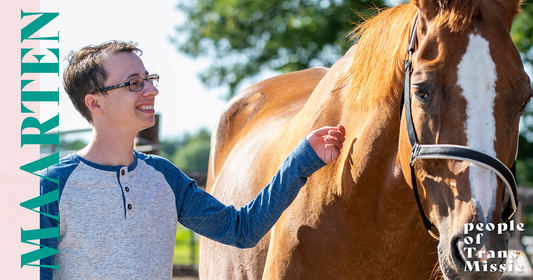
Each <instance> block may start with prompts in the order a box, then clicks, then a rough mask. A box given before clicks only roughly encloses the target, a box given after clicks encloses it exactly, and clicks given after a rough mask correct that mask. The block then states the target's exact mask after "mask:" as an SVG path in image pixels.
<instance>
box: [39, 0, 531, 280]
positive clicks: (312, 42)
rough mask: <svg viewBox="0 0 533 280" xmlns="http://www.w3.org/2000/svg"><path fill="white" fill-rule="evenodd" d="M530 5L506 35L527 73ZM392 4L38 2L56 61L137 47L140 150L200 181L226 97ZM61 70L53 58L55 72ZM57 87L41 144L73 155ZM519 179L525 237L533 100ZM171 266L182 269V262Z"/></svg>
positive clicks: (186, 239) (338, 42) (317, 60)
mask: <svg viewBox="0 0 533 280" xmlns="http://www.w3.org/2000/svg"><path fill="white" fill-rule="evenodd" d="M51 2H53V3H51ZM532 2H533V0H527V1H525V3H524V6H523V12H522V13H521V14H520V15H518V16H517V17H516V19H515V22H514V25H513V29H512V34H511V35H512V38H513V40H514V42H515V44H516V46H517V47H518V49H519V51H520V53H521V57H522V59H523V61H524V65H525V68H526V71H527V72H528V74H530V76H531V73H532V69H533V68H532V63H533V49H532V44H533V6H531V3H532ZM396 4H398V3H395V2H391V1H384V0H372V1H367V0H352V1H348V0H268V1H267V0H177V1H176V0H161V1H157V2H147V1H140V0H129V1H103V0H94V1H90V2H77V1H67V0H59V1H42V3H41V6H42V8H41V11H59V12H60V16H59V17H58V18H57V19H56V20H54V21H53V22H52V24H56V25H57V29H58V30H60V44H61V47H60V51H61V57H65V56H66V55H67V54H68V52H70V51H73V50H78V49H79V48H81V47H83V46H86V45H90V44H93V45H94V44H100V43H102V42H104V41H107V40H114V39H118V40H125V41H135V42H138V43H139V47H140V48H141V49H142V50H143V51H144V54H143V55H142V59H143V61H144V63H145V66H146V68H147V70H148V71H150V73H157V74H159V75H160V76H161V80H160V85H159V87H158V89H159V95H158V97H157V98H156V111H157V113H158V115H159V116H158V124H157V126H156V127H155V128H154V129H152V131H145V132H143V133H144V134H143V135H140V136H139V140H138V149H139V150H143V151H145V152H156V153H159V154H160V155H162V156H164V157H166V158H168V159H170V160H171V161H172V162H174V163H175V164H176V165H177V166H178V167H180V169H182V170H183V171H184V172H186V173H187V174H188V175H189V176H191V177H193V178H197V179H198V182H199V183H201V182H205V178H204V177H205V172H206V171H207V161H208V156H209V146H210V145H209V141H210V136H211V130H212V128H213V126H214V125H215V124H216V122H217V120H218V117H219V115H220V113H221V112H222V110H223V107H224V105H225V103H226V102H227V100H229V98H231V97H232V96H233V95H234V94H236V93H238V92H239V91H241V90H242V89H244V88H246V87H248V86H250V85H252V84H253V83H255V82H258V81H260V80H264V79H266V78H269V77H272V76H275V75H278V74H281V73H285V72H290V71H296V70H301V69H306V68H310V67H317V66H331V65H332V64H333V63H334V62H335V61H336V60H337V59H339V58H340V57H341V56H342V55H343V54H344V53H345V52H346V50H347V49H348V48H349V47H350V46H351V45H352V44H353V42H351V41H350V40H349V38H348V37H347V34H348V32H349V31H350V30H351V29H352V28H353V27H354V25H355V24H356V23H357V22H360V21H361V19H362V18H365V17H368V16H369V15H371V14H373V13H374V12H375V11H376V9H378V8H384V7H386V6H391V5H396ZM51 30H54V29H51ZM65 65H66V61H61V69H60V71H61V73H62V71H63V69H64V67H65ZM58 79H61V77H58ZM43 80H46V79H43ZM48 80H50V79H48ZM56 85H57V84H56ZM47 87H51V85H47V84H41V88H42V89H44V88H47ZM52 89H53V87H52ZM60 90H61V93H60V95H61V100H60V106H59V108H58V107H57V105H54V104H44V105H43V107H42V113H41V114H42V117H41V118H43V119H44V118H45V117H46V115H47V114H49V115H50V116H49V117H51V116H53V115H55V114H57V111H58V110H59V112H60V133H61V144H60V145H59V147H51V146H43V147H42V149H41V150H42V152H43V153H49V152H53V151H55V150H56V149H59V150H60V151H61V152H62V155H63V154H66V153H69V152H73V151H76V150H78V149H80V148H82V147H84V146H85V145H86V144H87V142H88V140H89V137H90V131H91V130H90V126H89V124H88V123H87V122H86V121H85V120H84V119H83V118H81V116H79V114H78V113H77V112H76V111H75V109H74V108H73V106H72V105H71V103H70V100H68V97H67V95H66V93H64V91H63V89H62V88H61V89H60ZM517 181H518V184H519V185H520V186H521V187H522V188H523V189H522V190H521V197H520V199H521V201H522V202H523V203H522V206H523V208H522V210H521V215H520V216H519V217H518V218H519V219H520V220H521V221H522V222H524V223H526V225H527V227H526V231H525V235H531V236H533V203H532V202H533V199H531V197H533V195H532V194H531V193H530V192H528V190H532V189H533V102H531V103H530V104H529V105H528V107H527V109H526V113H525V115H524V116H523V117H522V121H521V124H520V144H519V154H518V161H517ZM197 239H198V238H197V236H195V235H194V234H192V233H190V232H189V231H187V230H186V229H183V228H181V229H180V231H179V232H178V235H177V238H176V255H175V263H176V264H180V265H192V267H193V268H194V265H195V264H197V262H198V253H197V246H198V245H197V244H198V243H197ZM516 240H520V241H524V242H520V244H519V245H520V246H522V245H525V247H524V250H525V251H526V252H528V253H532V254H533V246H530V247H528V245H529V244H531V245H533V241H529V240H530V239H528V237H527V236H526V237H525V238H519V239H516ZM179 269H182V270H183V269H185V270H184V271H186V270H187V266H184V268H183V267H182V268H178V270H179ZM177 273H179V271H178V272H177Z"/></svg>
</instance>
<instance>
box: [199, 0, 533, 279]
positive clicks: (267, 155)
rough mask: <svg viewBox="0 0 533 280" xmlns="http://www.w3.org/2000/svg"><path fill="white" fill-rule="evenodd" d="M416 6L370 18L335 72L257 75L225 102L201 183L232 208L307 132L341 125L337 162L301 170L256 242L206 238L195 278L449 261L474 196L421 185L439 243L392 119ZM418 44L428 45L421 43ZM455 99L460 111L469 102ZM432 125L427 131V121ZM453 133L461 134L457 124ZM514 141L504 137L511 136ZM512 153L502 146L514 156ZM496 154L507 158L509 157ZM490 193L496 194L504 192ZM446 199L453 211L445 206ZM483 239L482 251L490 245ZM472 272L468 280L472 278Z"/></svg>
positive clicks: (360, 275)
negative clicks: (302, 180) (233, 243)
mask: <svg viewBox="0 0 533 280" xmlns="http://www.w3.org/2000/svg"><path fill="white" fill-rule="evenodd" d="M494 1H496V0H494ZM502 1H503V0H502ZM420 2H421V3H416V4H417V5H418V6H419V8H418V9H417V6H415V5H413V4H408V5H401V6H399V7H396V8H393V9H389V10H387V11H385V12H383V13H382V14H381V15H379V16H378V17H377V18H376V19H377V20H374V22H370V23H367V26H366V27H364V28H365V31H366V32H367V34H365V33H363V37H362V38H361V40H360V41H359V45H358V46H354V47H352V48H351V49H350V51H349V52H348V53H347V54H346V55H345V56H344V57H343V58H341V59H340V60H339V61H338V62H337V63H336V64H335V65H334V66H333V67H332V68H331V69H326V68H318V69H309V70H304V71H299V72H295V73H290V74H285V75H281V76H278V77H275V78H272V79H269V80H266V81H263V82H260V83H258V84H256V85H254V86H252V87H251V88H249V89H247V90H245V91H244V92H242V93H240V94H239V95H238V96H236V97H235V98H234V99H233V100H232V101H231V102H230V103H229V104H228V106H227V110H226V112H225V113H224V114H223V116H222V118H221V120H220V123H219V125H218V128H217V130H216V131H215V132H214V134H213V139H212V147H211V148H212V153H211V157H210V166H209V173H208V182H207V189H208V191H210V192H211V193H212V194H213V195H214V196H215V197H217V198H218V199H220V200H221V201H222V202H224V203H227V204H233V205H235V206H236V207H240V206H242V205H244V204H246V203H247V202H249V201H250V200H252V199H253V198H254V197H255V196H256V194H257V193H258V192H259V191H260V190H261V189H262V188H263V187H264V186H265V185H266V184H267V183H268V182H269V181H270V179H271V177H272V176H273V175H274V174H275V173H276V171H277V169H278V168H279V166H280V165H281V163H282V162H283V160H284V159H285V157H286V156H287V155H288V154H289V152H290V151H291V150H292V149H294V148H295V147H296V145H297V144H298V143H299V142H300V141H301V140H302V139H303V138H304V137H305V136H306V135H307V134H308V133H309V132H310V131H312V130H314V129H316V128H319V127H322V126H325V125H336V124H338V123H340V124H343V125H344V126H345V127H346V131H347V135H346V142H345V144H344V147H343V149H342V150H341V155H340V157H339V158H338V160H337V161H335V162H334V163H332V164H330V165H328V166H326V167H324V168H322V169H321V170H319V171H318V172H316V173H315V174H313V176H311V177H310V178H309V180H308V182H307V184H306V185H305V186H304V187H303V188H302V189H301V191H300V193H299V195H298V197H297V198H296V200H295V201H294V202H293V203H292V205H291V206H290V207H289V208H288V209H287V210H286V211H285V212H284V213H283V215H282V217H281V218H280V220H279V221H278V222H277V223H276V225H275V226H274V228H273V229H272V230H271V231H270V232H269V234H267V235H266V236H265V237H264V238H263V239H262V240H261V241H260V243H259V244H258V245H257V246H256V247H254V248H251V249H245V250H240V249H236V248H231V247H229V246H225V245H221V244H218V243H215V242H213V241H210V240H207V239H202V240H201V244H200V245H201V247H200V256H201V258H200V262H201V263H200V276H201V278H202V279H306V280H307V279H429V278H431V276H432V274H433V271H434V270H435V268H436V266H438V262H439V261H440V263H441V269H442V266H443V262H444V265H447V264H449V263H447V259H446V260H444V261H443V260H442V259H443V258H448V257H447V256H448V255H449V252H452V251H453V250H454V249H448V248H447V247H446V246H452V247H453V246H455V242H457V240H458V239H457V238H456V237H454V236H455V235H454V234H455V233H454V232H457V231H458V230H459V231H460V228H462V224H464V223H465V222H468V221H470V220H467V219H472V217H474V218H475V217H476V216H475V211H472V210H471V211H466V212H468V213H467V214H469V215H470V216H468V215H466V214H464V212H465V211H462V212H461V213H462V214H457V215H456V214H455V213H453V215H452V212H453V210H454V209H458V210H460V209H464V207H470V204H469V203H470V200H471V197H467V198H462V197H459V195H457V193H456V195H457V196H456V197H455V198H454V196H453V195H451V201H447V199H449V197H450V194H444V195H443V196H444V198H435V197H436V195H434V194H433V192H432V189H430V188H429V187H426V188H425V189H423V191H421V192H420V193H421V197H423V198H425V197H426V198H429V199H427V200H428V201H426V202H425V208H426V213H429V215H430V217H431V218H432V219H433V220H434V221H436V222H437V226H438V228H439V231H440V234H441V243H438V242H436V241H435V240H434V239H433V238H432V237H430V235H428V234H427V233H426V231H425V229H424V227H423V225H422V221H421V219H420V214H419V212H418V208H417V206H416V204H415V199H414V197H413V192H412V189H411V187H410V180H411V178H410V176H409V173H408V172H407V171H406V170H408V165H406V163H405V162H406V161H407V164H408V159H409V156H410V154H408V151H409V150H410V148H409V147H407V148H402V147H404V146H405V142H406V140H405V138H406V136H405V127H403V126H405V124H404V122H405V120H403V119H402V120H400V117H399V116H400V113H401V112H400V107H401V106H400V97H401V92H402V81H403V72H402V68H403V61H404V59H405V55H406V53H405V51H406V47H407V41H408V37H409V32H410V30H409V28H410V26H411V23H412V21H413V20H414V18H415V16H416V14H417V12H419V13H422V12H423V11H424V9H425V7H424V5H426V6H427V5H429V4H427V3H425V2H424V1H420ZM517 4H518V3H517ZM430 8H432V7H430ZM513 16H514V15H513ZM421 18H422V21H424V20H426V21H428V18H429V16H428V15H427V14H426V15H424V14H422V16H421ZM511 19H512V18H511ZM376 22H377V23H376ZM425 24H427V25H426V27H425V28H426V30H424V27H421V30H420V31H418V32H420V33H421V36H422V38H424V37H425V39H420V41H421V43H419V45H422V44H424V43H426V42H428V41H431V40H430V39H427V38H429V37H430V35H429V32H428V29H429V27H428V26H430V25H429V24H428V23H427V22H426V23H425ZM509 27H510V25H509ZM507 32H508V30H507ZM426 33H427V34H426ZM365 36H366V37H365ZM507 36H508V33H507ZM509 40H510V39H509ZM370 42H373V44H374V45H371V44H370ZM370 48H372V50H369V49H370ZM419 48H421V50H425V49H424V48H423V45H422V46H421V47H419ZM465 48H466V45H458V46H457V51H458V52H460V51H462V52H464V49H465ZM441 51H442V50H441ZM514 51H515V52H516V50H514ZM423 53H424V54H427V53H428V52H427V51H425V52H423ZM429 53H430V54H431V52H429ZM433 56H435V55H433ZM424 59H425V57H423V56H422V55H420V56H419V58H418V60H415V61H414V64H415V66H416V64H417V63H418V65H424V64H423V63H422V62H423V61H424ZM513 63H516V61H513ZM519 63H521V62H520V61H519ZM456 65H457V64H456ZM456 65H455V66H456ZM455 66H454V67H455ZM520 66H521V64H520ZM516 71H517V72H520V71H522V72H523V70H521V69H518V70H516ZM415 72H416V67H415ZM520 74H522V73H521V72H520ZM522 78H523V77H522ZM521 97H522V96H521ZM521 97H520V98H521ZM525 97H526V96H525V95H523V98H522V99H524V100H523V101H525V100H526V98H525ZM448 101H449V100H448ZM414 102H417V101H414ZM414 102H413V104H415V103H414ZM517 102H518V101H517ZM459 103H460V102H459ZM455 105H457V104H455ZM428 106H429V105H428ZM458 106H459V107H460V108H462V109H463V112H464V110H465V108H464V107H465V106H464V105H461V104H459V105H458ZM424 108H425V107H424V106H418V107H415V108H414V109H412V111H413V116H414V119H415V122H418V123H427V122H428V119H427V118H424V117H423V115H422V113H420V110H423V109H424ZM441 110H448V111H450V113H457V111H456V110H460V109H450V108H448V107H446V106H442V108H441ZM458 115H459V116H460V115H461V113H458ZM439 120H440V119H439ZM514 120H515V119H513V121H514ZM449 122H450V123H451V124H444V125H440V123H442V121H439V125H438V126H437V129H434V130H437V132H438V131H440V129H442V128H444V129H447V128H449V125H452V126H456V125H457V124H456V123H455V121H454V120H453V119H452V120H450V121H449ZM429 127H430V128H433V127H434V126H433V123H430V125H429ZM509 127H510V128H509V130H510V132H511V133H510V134H511V135H512V133H515V134H516V132H517V129H518V124H517V123H511V125H509ZM417 129H418V131H419V134H420V135H421V138H422V140H423V141H426V142H431V141H433V142H442V140H439V139H444V141H450V142H452V143H454V144H463V145H464V143H462V142H464V141H463V140H461V139H459V140H458V139H453V137H452V138H450V137H446V136H444V137H443V136H439V135H440V134H439V135H437V140H435V139H431V138H430V137H429V136H427V133H425V131H424V129H423V128H420V126H417ZM452 132H454V133H456V134H458V135H459V136H460V134H461V133H457V132H456V128H454V130H452ZM498 135H499V134H498ZM439 137H440V138H439ZM459 138H461V137H459ZM500 138H501V137H500ZM513 139H516V138H511V139H510V140H508V141H504V142H507V143H512V141H513ZM515 143H516V142H515ZM513 149H514V150H513ZM515 149H516V146H514V147H511V148H510V149H507V150H505V151H504V152H499V153H502V154H503V153H505V154H506V155H507V154H512V153H514V151H515ZM406 150H407V151H406ZM498 157H500V154H498ZM406 158H407V159H406ZM504 160H505V163H509V159H508V158H505V159H504ZM434 165H435V164H434ZM443 165H444V166H447V164H443ZM456 165H457V166H456ZM459 165H460V164H458V163H456V162H453V163H452V164H451V167H449V168H448V167H447V169H446V172H444V173H446V174H444V175H442V177H441V180H440V181H439V183H440V184H445V185H446V187H447V188H448V189H450V185H455V184H457V183H456V182H459V181H460V180H459V179H457V178H459V177H460V176H464V175H462V174H463V173H464V172H466V171H465V170H467V169H468V168H467V167H463V166H459ZM417 168H418V171H417V172H418V173H417V177H418V179H419V180H420V181H421V182H422V185H424V186H426V185H431V183H426V181H427V180H428V179H427V178H429V177H430V176H429V174H433V171H434V170H439V169H438V167H434V166H432V169H431V168H428V167H427V166H422V164H421V163H417ZM430 169H431V170H430ZM406 172H407V173H406ZM424 172H425V173H424ZM439 174H440V173H439ZM439 174H437V175H439ZM439 176H440V175H439ZM453 176H455V177H453ZM467 177H468V176H467ZM431 178H435V177H431ZM461 178H462V177H461ZM467 187H469V185H468V184H467ZM451 189H453V188H451ZM500 190H501V188H500V189H498V193H500ZM426 192H427V194H426ZM494 200H495V201H499V200H501V199H500V196H498V198H497V199H496V198H495V199H494ZM499 203H500V204H498V205H500V208H501V202H499ZM446 205H447V206H446ZM498 205H497V206H496V207H495V208H496V209H498ZM435 206H436V207H435ZM439 207H441V208H439ZM442 207H444V208H446V207H447V209H448V211H449V212H448V213H444V212H445V211H443V210H442ZM450 209H451V210H450ZM439 214H440V215H441V216H446V217H448V216H449V217H450V219H451V218H453V219H454V220H446V217H445V218H442V217H441V216H439ZM472 215H473V216H472ZM455 216H457V218H455ZM467 216H468V217H467ZM476 219H477V218H476ZM499 220H500V221H501V218H499ZM491 221H493V222H495V223H496V222H498V217H496V215H494V217H493V219H492V220H491ZM504 238H505V236H504ZM442 239H444V241H442ZM450 240H453V241H450ZM491 242H492V241H491ZM494 242H499V240H498V241H494ZM450 243H452V244H450ZM489 243H490V242H488V241H487V247H489V245H490V246H492V243H490V244H489ZM498 244H499V243H498ZM437 245H438V246H439V251H440V253H439V254H437ZM494 246H496V245H494ZM498 246H499V245H498ZM456 266H458V265H456ZM447 269H448V268H447V267H444V269H443V271H444V272H445V276H446V277H450V278H453V279H455V278H456V277H459V274H458V273H457V272H455V271H452V272H449V269H448V270H447ZM461 269H462V268H460V269H459V270H461ZM454 273H455V274H454ZM459 273H460V272H459ZM468 277H470V276H467V277H466V278H464V279H477V278H475V277H476V276H473V278H468ZM483 277H485V278H486V277H487V275H484V276H483ZM496 277H499V274H498V275H497V276H496ZM487 279H488V278H487Z"/></svg>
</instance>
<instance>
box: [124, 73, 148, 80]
mask: <svg viewBox="0 0 533 280" xmlns="http://www.w3.org/2000/svg"><path fill="white" fill-rule="evenodd" d="M144 74H145V75H146V76H148V75H149V74H150V73H149V72H148V71H146V72H145V73H144ZM140 76H141V75H139V74H138V73H133V74H131V75H129V76H128V78H127V79H128V80H129V79H131V78H135V77H140Z"/></svg>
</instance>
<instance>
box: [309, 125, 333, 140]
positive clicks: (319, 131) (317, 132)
mask: <svg viewBox="0 0 533 280" xmlns="http://www.w3.org/2000/svg"><path fill="white" fill-rule="evenodd" d="M336 129H337V128H336V127H334V126H324V127H322V128H319V129H317V130H315V131H313V132H312V133H313V134H315V135H317V136H319V137H323V136H325V135H328V133H329V131H330V130H336Z"/></svg>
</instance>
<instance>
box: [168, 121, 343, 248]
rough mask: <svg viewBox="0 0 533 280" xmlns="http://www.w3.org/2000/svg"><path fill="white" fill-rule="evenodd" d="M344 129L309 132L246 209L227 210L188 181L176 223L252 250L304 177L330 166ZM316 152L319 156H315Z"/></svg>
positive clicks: (230, 208) (229, 208) (223, 241)
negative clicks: (327, 163) (328, 164)
mask: <svg viewBox="0 0 533 280" xmlns="http://www.w3.org/2000/svg"><path fill="white" fill-rule="evenodd" d="M344 135H345V132H344V127H342V126H340V127H338V128H332V127H328V128H323V129H319V130H316V131H314V132H312V133H311V134H310V135H309V136H308V137H307V138H306V139H305V140H303V141H302V142H301V143H300V145H298V147H297V148H296V149H295V150H294V151H292V152H291V154H290V155H289V157H288V158H287V159H286V160H285V162H284V163H283V165H282V166H281V168H280V169H279V170H278V172H277V173H276V175H275V176H274V177H273V178H272V180H271V181H270V183H269V184H268V185H267V186H266V187H265V188H264V189H263V190H262V191H261V192H259V194H258V195H257V197H256V198H255V199H254V200H252V201H251V202H250V203H248V204H247V205H245V206H243V207H241V208H240V209H239V210H236V209H235V208H234V207H233V206H232V205H229V206H226V205H224V204H222V203H221V202H219V201H218V200H217V199H216V198H214V197H213V196H211V195H210V194H208V193H206V192H205V191H203V190H202V189H200V188H198V187H197V186H196V183H195V182H194V181H191V182H190V183H189V185H188V186H187V189H186V191H185V193H184V195H183V197H182V202H181V207H180V210H178V211H179V221H180V222H181V223H182V224H183V225H184V226H186V227H188V228H190V229H192V230H193V231H195V232H197V233H199V234H201V235H203V236H206V237H208V238H211V239H213V240H215V241H218V242H221V243H224V244H228V245H233V246H236V247H239V248H250V247H253V246H255V245H256V244H257V242H259V240H261V238H262V237H263V236H264V235H265V234H266V233H267V232H268V231H269V230H270V229H271V228H272V226H273V225H274V224H275V223H276V221H277V220H278V219H279V217H280V216H281V214H282V213H283V211H284V210H285V209H286V208H287V207H289V205H290V204H291V203H292V201H293V200H294V199H295V198H296V196H297V195H298V192H299V190H300V188H301V187H302V186H303V185H305V183H306V182H307V177H309V176H311V175H312V174H313V173H314V172H315V171H317V170H318V169H320V168H321V167H323V166H324V165H325V161H327V162H332V161H333V160H335V159H336V158H337V157H338V156H339V153H340V148H341V147H342V142H344ZM317 152H318V153H317Z"/></svg>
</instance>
